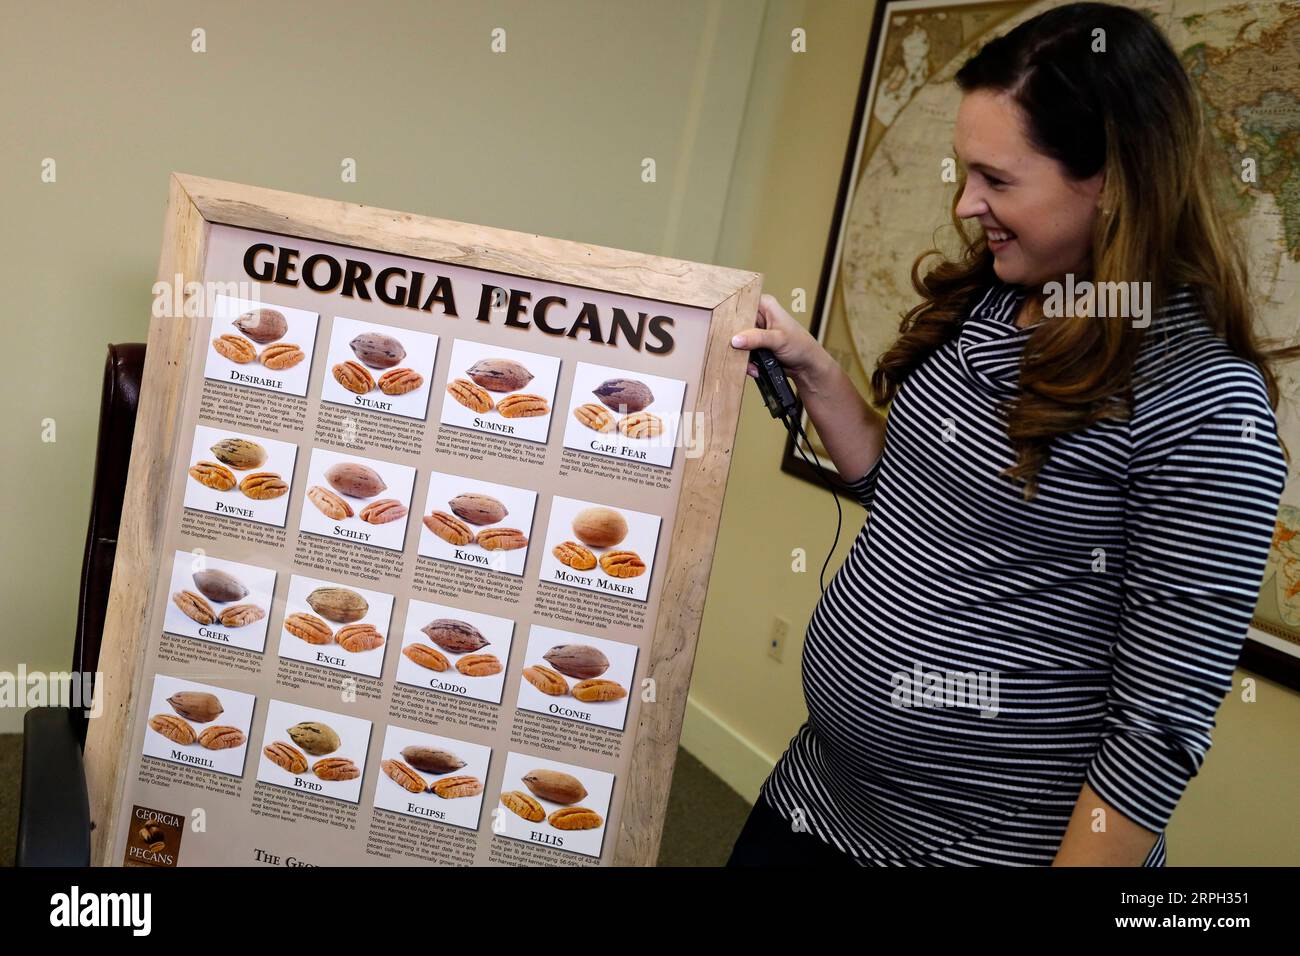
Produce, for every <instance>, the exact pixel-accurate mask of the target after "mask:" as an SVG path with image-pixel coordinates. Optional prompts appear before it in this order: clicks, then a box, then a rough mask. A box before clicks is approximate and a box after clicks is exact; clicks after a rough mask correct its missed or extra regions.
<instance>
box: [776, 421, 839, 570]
mask: <svg viewBox="0 0 1300 956" xmlns="http://www.w3.org/2000/svg"><path fill="white" fill-rule="evenodd" d="M781 422H782V424H784V425H785V429H786V431H788V432H790V433H791V435H792V437H793V438H794V447H795V451H797V452H798V453H799V456H800V457H801V458H802V459H803V460H804V461H805V462H806V463H807V464H808V466H809V467H810V468H812V470H813V471H815V472H817V474H818V476H819V477H820V478H821V480H822V483H823V484H825V485H826V487H827V488H829V489H830V492H831V497H832V498H834V499H835V540H834V541H832V542H831V549H830V550H829V551H827V552H826V560H825V561H823V562H822V570H821V575H820V576H819V581H820V584H821V589H822V594H825V593H826V568H827V566H829V565H830V563H831V555H833V554H834V553H835V549H836V548H837V547H838V546H839V543H840V529H841V528H842V527H843V526H844V509H843V508H842V507H840V493H839V491H838V490H837V489H836V488H835V486H834V485H832V484H831V481H830V478H828V477H827V475H826V470H825V468H824V467H823V466H822V460H821V458H818V457H817V449H815V448H813V446H812V442H811V441H810V440H809V438H808V435H807V433H805V432H804V430H803V423H802V422H801V421H799V416H798V415H797V414H795V413H791V414H790V415H788V416H786V415H782V416H781ZM800 439H803V441H804V442H806V443H807V444H808V450H809V451H811V452H812V456H813V458H815V459H817V464H815V465H814V464H813V463H812V462H811V461H809V460H808V456H807V455H806V454H804V450H803V446H802V445H801V444H800ZM845 491H846V492H847V491H848V489H847V488H846V489H845Z"/></svg>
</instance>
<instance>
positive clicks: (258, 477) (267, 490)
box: [239, 471, 289, 501]
mask: <svg viewBox="0 0 1300 956" xmlns="http://www.w3.org/2000/svg"><path fill="white" fill-rule="evenodd" d="M239 490H240V491H242V492H243V493H244V494H245V495H247V496H248V497H249V498H252V499H254V500H256V501H267V500H269V499H271V498H279V497H280V496H281V495H283V494H285V493H287V492H288V490H289V486H288V485H287V484H285V482H284V479H283V478H281V477H280V476H279V475H277V474H275V473H274V472H270V471H255V472H253V473H252V474H251V475H245V476H244V480H243V481H241V482H240V483H239Z"/></svg>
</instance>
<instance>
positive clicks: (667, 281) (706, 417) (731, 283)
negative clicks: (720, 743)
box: [85, 173, 763, 866]
mask: <svg viewBox="0 0 1300 956" xmlns="http://www.w3.org/2000/svg"><path fill="white" fill-rule="evenodd" d="M213 224H223V225H229V226H242V227H246V228H249V229H255V230H258V231H262V232H270V233H276V234H279V235H284V236H293V237H299V238H305V239H315V240H319V241H323V242H331V243H337V244H340V245H344V246H351V247H353V248H356V249H363V250H369V251H378V252H387V253H393V254H397V255H403V256H410V257H413V258H418V259H425V260H431V261H435V262H442V263H448V264H451V265H457V266H464V267H467V268H475V269H486V270H491V271H495V272H505V273H510V274H513V275H520V276H526V277H530V278H534V279H539V280H545V281H551V282H561V283H566V284H569V285H574V286H579V287H584V288H591V289H599V290H603V291H606V292H610V293H621V294H625V295H633V296H638V297H641V298H647V299H654V300H658V301H662V302H669V303H676V304H680V305H685V306H694V307H698V308H702V309H708V310H709V311H710V312H711V313H712V316H711V319H710V328H709V340H708V346H707V352H706V354H705V358H704V365H703V371H702V373H701V376H700V389H699V393H698V399H697V402H696V411H697V412H698V413H700V414H701V415H702V416H703V418H702V423H703V424H702V428H703V433H702V438H703V449H704V450H703V454H701V455H699V456H697V457H688V458H687V459H686V461H685V466H684V473H683V480H682V485H681V491H680V495H679V498H678V508H677V521H676V523H675V526H674V529H673V536H672V541H671V545H670V548H669V558H668V567H667V572H666V577H665V579H664V585H663V589H662V592H661V596H668V595H671V600H668V599H666V598H665V599H661V601H660V604H659V609H658V615H657V618H656V625H655V631H654V635H653V637H652V639H651V644H650V647H649V650H648V657H649V667H648V671H647V674H646V676H648V677H652V678H653V679H654V680H655V683H656V703H655V704H653V705H649V706H643V707H642V708H641V712H640V719H639V721H638V724H637V727H636V729H635V734H634V737H633V738H632V747H633V751H632V757H631V766H630V769H629V773H628V777H627V782H626V788H625V791H624V798H623V807H622V813H621V815H620V820H621V824H620V827H619V834H618V844H617V847H616V849H615V853H614V860H613V862H614V864H615V865H624V866H648V865H653V864H654V863H655V861H656V859H657V857H658V854H659V840H660V835H661V830H662V826H663V817H664V811H665V808H666V806H667V802H668V790H669V786H670V785H671V782H672V773H673V765H674V762H675V760H676V756H677V744H678V739H679V737H680V735H681V727H682V719H683V715H684V713H685V709H686V695H687V690H688V687H689V685H690V677H691V667H692V665H693V662H694V658H695V646H696V641H697V638H698V635H699V627H700V619H701V617H702V615H703V613H704V600H705V594H706V591H707V586H708V580H709V571H710V567H711V565H712V563H713V550H714V546H715V544H716V540H717V533H718V524H719V521H720V519H721V516H722V499H723V493H724V491H725V490H726V483H727V474H728V471H729V468H730V464H731V449H732V445H733V443H734V440H735V434H736V427H737V424H738V421H739V417H740V406H741V399H742V398H743V393H744V385H745V382H746V380H747V377H746V375H745V364H746V361H747V355H746V354H745V353H743V352H741V351H739V350H737V349H733V348H732V347H731V345H730V339H731V336H732V335H733V334H735V333H736V332H737V331H739V330H740V329H742V328H746V327H748V326H751V325H753V321H752V320H753V317H754V316H755V314H756V313H757V309H758V299H759V295H760V290H761V288H762V279H763V277H762V275H760V274H758V273H753V272H744V271H740V270H735V269H727V268H722V267H719V266H712V265H703V264H700V263H695V262H686V261H683V260H679V259H668V258H664V257H660V256H653V255H646V254H643V253H636V252H627V251H623V250H618V249H610V248H606V247H603V246H593V245H587V244H586V243H580V242H572V241H568V240H563V239H552V238H547V237H545V236H537V235H531V234H528V233H521V232H513V231H509V230H505V229H495V228H490V227H487V226H476V225H471V224H468V223H462V222H454V221H451V220H446V219H434V218H429V217H425V216H416V215H412V214H410V213H404V212H394V211H392V210H388V209H377V208H373V207H370V206H362V205H357V204H355V203H348V202H340V201H337V200H331V199H318V198H312V197H309V196H300V195H297V194H294V193H287V192H280V191H277V190H272V189H262V188H258V187H254V186H244V185H239V184H237V183H228V182H221V181H219V180H214V179H205V178H203V177H199V176H190V175H185V174H181V173H173V174H172V177H171V184H170V191H169V196H168V203H167V213H166V218H165V221H164V229H163V243H162V255H161V258H160V261H159V265H158V276H159V280H160V281H164V282H167V283H172V282H174V281H175V277H176V276H177V275H178V274H179V276H180V277H181V281H182V282H183V283H189V282H203V280H204V274H203V270H204V263H205V261H206V257H207V241H208V232H209V227H210V226H211V225H213ZM197 322H198V320H197V319H185V318H159V317H155V318H153V319H152V320H151V321H150V323H149V340H148V349H147V352H146V355H145V367H144V378H143V383H142V386H141V391H140V402H139V409H138V412H137V417H136V425H135V438H134V440H133V442H132V445H131V465H130V472H129V474H128V477H127V486H126V497H125V499H124V502H123V509H122V524H121V529H120V532H119V536H118V544H117V556H116V560H115V562H114V567H113V580H112V588H111V592H110V596H109V603H108V611H107V615H106V618H105V622H104V634H103V643H102V648H101V651H100V657H99V672H100V674H101V675H102V677H101V679H100V680H99V681H98V683H97V684H96V688H95V693H96V694H97V695H98V696H99V697H100V698H101V700H100V701H99V703H102V706H103V710H102V714H101V716H100V717H98V718H96V719H94V720H91V721H90V726H89V729H88V733H87V738H86V747H85V767H86V779H87V786H88V789H89V797H90V819H91V821H92V826H93V827H94V829H93V831H92V834H91V836H92V862H93V863H94V864H95V865H100V866H102V865H108V864H109V863H110V862H111V861H110V860H109V859H108V855H109V854H110V853H111V852H112V839H113V836H114V831H115V829H116V824H117V821H118V819H119V817H120V812H119V811H120V809H121V806H122V800H123V796H124V787H125V783H126V781H125V779H124V778H125V775H126V774H125V768H126V766H127V763H128V759H129V756H130V754H129V742H130V729H131V717H132V715H133V713H134V712H135V707H136V704H137V700H136V695H137V692H138V685H139V680H138V678H139V674H140V669H141V668H142V666H143V662H144V655H145V650H146V648H147V646H148V640H149V635H148V634H146V633H145V631H146V628H147V625H148V619H149V609H150V608H151V607H153V602H154V596H155V593H156V590H155V589H156V588H157V586H158V572H159V565H158V562H159V560H160V555H161V552H162V541H163V531H164V528H165V518H166V515H165V512H164V509H165V508H166V506H167V495H166V494H163V493H161V490H162V489H165V488H166V487H167V485H168V482H169V480H170V478H171V476H172V475H173V474H174V470H175V465H176V462H175V461H173V460H172V459H173V451H172V449H173V448H174V447H175V439H176V437H177V436H176V428H177V424H178V409H179V408H180V407H181V400H182V397H183V396H184V394H185V390H186V388H187V386H188V384H189V383H188V382H187V378H188V376H189V370H190V367H191V362H190V354H191V353H190V348H191V346H192V337H193V333H194V330H195V327H196V324H197Z"/></svg>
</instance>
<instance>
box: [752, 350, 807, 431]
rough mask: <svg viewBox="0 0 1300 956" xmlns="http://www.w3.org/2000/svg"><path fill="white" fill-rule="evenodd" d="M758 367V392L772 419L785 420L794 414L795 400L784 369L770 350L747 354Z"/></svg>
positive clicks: (753, 351) (754, 351)
mask: <svg viewBox="0 0 1300 956" xmlns="http://www.w3.org/2000/svg"><path fill="white" fill-rule="evenodd" d="M749 355H750V358H751V359H752V360H753V362H754V365H756V366H757V367H758V379H757V381H758V391H759V394H761V395H762V396H763V404H765V405H766V406H767V410H768V411H769V412H771V413H772V417H773V418H782V419H783V418H785V417H786V416H787V415H790V414H792V413H793V412H794V408H795V405H796V399H795V397H794V389H792V388H791V387H790V381H789V379H787V378H786V377H785V369H784V368H783V367H782V366H781V363H780V362H779V361H777V358H776V356H775V355H773V354H772V350H771V349H752V350H751V351H750V353H749Z"/></svg>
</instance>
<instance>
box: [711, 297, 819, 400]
mask: <svg viewBox="0 0 1300 956" xmlns="http://www.w3.org/2000/svg"><path fill="white" fill-rule="evenodd" d="M755 322H756V325H755V327H754V328H750V329H745V330H744V331H742V332H737V333H736V334H735V335H734V336H733V337H732V339H731V345H732V348H737V349H745V350H746V351H749V350H751V349H771V350H772V354H773V355H775V356H776V359H777V361H778V362H780V363H781V365H782V366H784V367H785V371H786V374H787V375H789V376H790V377H791V378H792V379H794V383H795V384H796V385H799V386H803V385H806V384H808V383H809V382H815V381H816V380H817V378H818V376H819V375H820V374H821V373H822V371H823V370H824V369H825V368H826V363H827V362H829V361H833V360H832V359H831V357H830V355H829V353H827V351H826V350H825V349H824V348H822V346H821V343H820V342H818V341H817V340H816V339H815V338H813V337H812V336H811V335H810V334H809V333H808V330H807V329H805V328H804V327H803V326H802V325H800V324H799V323H798V322H796V321H795V320H794V319H793V318H791V316H790V314H789V313H788V312H786V311H785V309H783V308H781V303H779V302H777V301H776V299H775V298H774V297H773V296H770V295H767V294H766V293H765V294H763V295H762V296H760V297H759V299H758V316H757V317H756V319H755ZM747 371H748V373H749V376H750V378H756V377H757V376H758V369H757V367H756V366H755V365H754V363H753V362H750V363H749V367H748V369H747Z"/></svg>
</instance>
